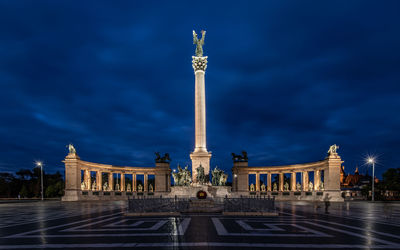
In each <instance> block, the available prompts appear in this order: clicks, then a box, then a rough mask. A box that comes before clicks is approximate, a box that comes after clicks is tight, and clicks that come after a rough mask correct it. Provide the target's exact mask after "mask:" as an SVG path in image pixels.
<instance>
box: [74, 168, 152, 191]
mask: <svg viewBox="0 0 400 250" xmlns="http://www.w3.org/2000/svg"><path fill="white" fill-rule="evenodd" d="M82 170H83V171H84V174H83V181H82V182H81V189H82V190H92V191H121V192H123V191H127V192H136V191H138V192H148V191H154V190H155V183H153V184H152V188H151V187H150V186H149V175H154V176H155V174H154V173H152V172H150V173H140V172H129V171H127V172H115V171H103V170H96V169H82ZM92 172H95V173H96V177H95V180H94V181H93V182H92V178H91V177H92ZM104 173H105V174H107V175H108V181H107V182H105V183H103V174H104ZM114 174H117V181H118V180H119V182H117V184H118V186H119V188H118V189H117V188H116V183H114ZM126 175H131V176H132V178H131V181H130V183H126ZM138 175H143V177H144V181H143V186H142V189H141V190H138V184H137V180H136V179H137V176H138ZM104 184H106V185H104ZM93 185H95V186H93ZM139 189H140V188H139ZM150 189H152V190H150Z"/></svg>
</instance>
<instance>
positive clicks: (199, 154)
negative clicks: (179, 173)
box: [190, 56, 211, 182]
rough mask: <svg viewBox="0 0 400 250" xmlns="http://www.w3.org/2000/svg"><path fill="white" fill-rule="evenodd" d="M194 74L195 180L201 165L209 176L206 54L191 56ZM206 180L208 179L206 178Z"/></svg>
mask: <svg viewBox="0 0 400 250" xmlns="http://www.w3.org/2000/svg"><path fill="white" fill-rule="evenodd" d="M192 59H193V60H192V66H193V69H194V74H195V102H194V103H195V109H194V111H195V148H194V151H193V152H192V153H191V154H190V159H191V160H192V180H193V182H196V176H197V171H196V169H197V168H198V167H199V166H200V165H201V166H202V167H203V168H204V174H205V175H206V176H209V173H210V158H211V153H210V152H208V151H207V143H206V94H205V80H204V75H205V71H206V68H207V56H192ZM207 181H208V179H207Z"/></svg>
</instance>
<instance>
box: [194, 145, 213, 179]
mask: <svg viewBox="0 0 400 250" xmlns="http://www.w3.org/2000/svg"><path fill="white" fill-rule="evenodd" d="M190 159H191V160H192V181H193V182H196V176H197V171H196V168H198V167H199V166H200V164H201V166H202V167H203V168H204V174H205V175H206V177H209V176H210V159H211V153H210V152H207V151H205V152H201V151H199V152H193V153H191V154H190Z"/></svg>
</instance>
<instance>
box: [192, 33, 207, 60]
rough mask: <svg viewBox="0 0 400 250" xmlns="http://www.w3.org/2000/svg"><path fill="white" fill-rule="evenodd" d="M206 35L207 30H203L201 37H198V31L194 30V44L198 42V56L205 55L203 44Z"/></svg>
mask: <svg viewBox="0 0 400 250" xmlns="http://www.w3.org/2000/svg"><path fill="white" fill-rule="evenodd" d="M205 37H206V31H205V30H202V31H201V39H200V40H199V39H198V38H197V34H196V31H194V30H193V44H196V56H198V57H202V56H203V45H204V38H205Z"/></svg>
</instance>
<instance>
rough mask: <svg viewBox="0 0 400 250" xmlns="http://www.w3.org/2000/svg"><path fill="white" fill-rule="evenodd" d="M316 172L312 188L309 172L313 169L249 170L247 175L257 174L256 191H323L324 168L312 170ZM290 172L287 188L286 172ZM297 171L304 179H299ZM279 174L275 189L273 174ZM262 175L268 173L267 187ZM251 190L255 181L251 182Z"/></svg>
mask: <svg viewBox="0 0 400 250" xmlns="http://www.w3.org/2000/svg"><path fill="white" fill-rule="evenodd" d="M312 171H313V172H314V181H313V182H312V184H313V186H312V188H311V187H310V185H309V184H310V179H309V172H311V171H301V172H294V171H291V172H263V171H257V172H249V173H248V174H247V175H248V176H249V175H255V176H256V181H255V186H254V191H256V192H260V191H265V192H267V191H321V190H323V189H324V187H323V180H322V179H321V177H322V175H323V174H322V173H323V171H324V170H323V169H315V170H312ZM288 173H289V174H290V181H289V182H288V183H287V185H288V188H287V189H286V188H285V182H284V176H285V174H288ZM297 173H301V176H302V180H300V181H297V179H296V178H297ZM275 174H277V175H278V176H279V178H278V184H277V186H276V190H274V187H273V186H272V175H275ZM261 175H266V176H267V181H266V184H265V183H264V185H265V189H263V188H262V185H260V183H261ZM249 184H250V185H249V191H253V190H251V184H253V185H254V183H249ZM297 184H300V185H301V186H300V187H298V185H297Z"/></svg>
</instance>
